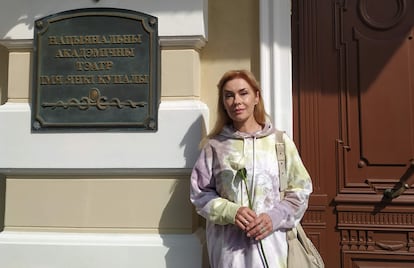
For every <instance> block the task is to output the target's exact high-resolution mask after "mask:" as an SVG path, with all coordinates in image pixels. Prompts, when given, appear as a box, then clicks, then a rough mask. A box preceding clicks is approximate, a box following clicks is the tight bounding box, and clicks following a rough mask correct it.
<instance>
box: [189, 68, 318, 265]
mask: <svg viewBox="0 0 414 268" xmlns="http://www.w3.org/2000/svg"><path fill="white" fill-rule="evenodd" d="M217 87H218V91H219V98H218V116H217V122H216V125H215V127H214V128H213V130H212V131H211V133H210V134H209V135H208V136H207V139H206V141H205V143H204V146H203V149H202V151H201V154H200V156H199V158H198V160H197V162H196V164H195V166H194V168H193V171H192V174H191V194H190V199H191V202H192V203H193V204H194V206H195V207H196V210H197V212H198V213H199V214H200V215H201V216H203V217H204V218H205V219H206V236H207V249H208V253H209V259H210V265H211V267H213V268H219V267H222V268H229V267H240V268H246V267H249V268H254V267H275V268H279V267H286V265H287V243H286V233H285V231H286V229H289V228H292V227H293V226H295V225H296V224H297V223H298V222H299V221H300V219H301V218H302V216H303V214H304V212H305V210H306V208H307V204H308V198H309V195H310V193H311V192H312V183H311V180H310V177H309V174H308V173H307V171H306V169H305V168H304V166H303V164H302V161H301V159H300V157H299V155H298V152H297V150H296V147H295V145H294V144H293V142H292V141H291V140H290V139H289V138H288V137H287V136H286V135H284V141H285V150H286V155H287V157H288V158H287V159H286V169H287V173H288V177H289V184H288V185H289V186H288V191H287V192H286V194H285V197H284V198H283V200H281V198H280V193H279V175H278V165H277V158H276V151H275V139H276V138H275V129H274V128H273V127H272V125H271V124H270V123H269V122H268V121H267V116H266V112H265V109H264V105H263V99H262V96H261V90H260V88H259V85H258V82H257V81H256V79H255V77H254V76H253V74H252V73H251V72H249V71H245V70H235V71H228V72H226V73H225V74H224V75H223V77H222V78H221V80H220V81H219V83H218V86H217Z"/></svg>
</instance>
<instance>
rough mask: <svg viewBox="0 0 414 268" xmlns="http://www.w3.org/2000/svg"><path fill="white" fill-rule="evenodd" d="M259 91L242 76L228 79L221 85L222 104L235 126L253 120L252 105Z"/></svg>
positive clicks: (255, 102) (257, 98)
mask: <svg viewBox="0 0 414 268" xmlns="http://www.w3.org/2000/svg"><path fill="white" fill-rule="evenodd" d="M258 102H259V93H258V92H257V91H255V90H253V88H252V87H251V86H250V85H249V83H247V82H246V81H245V80H244V79H243V78H235V79H232V80H229V81H228V82H227V83H226V84H224V86H223V104H224V108H225V110H226V111H227V114H228V115H229V117H230V118H231V119H232V120H233V124H234V125H235V127H237V126H239V127H240V126H242V125H244V124H246V123H249V122H254V121H255V118H254V114H253V112H254V107H255V105H256V104H257V103H258Z"/></svg>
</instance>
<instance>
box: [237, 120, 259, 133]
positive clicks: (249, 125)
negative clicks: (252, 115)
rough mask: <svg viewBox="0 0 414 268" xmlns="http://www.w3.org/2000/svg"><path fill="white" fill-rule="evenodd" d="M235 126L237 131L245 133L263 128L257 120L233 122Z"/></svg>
mask: <svg viewBox="0 0 414 268" xmlns="http://www.w3.org/2000/svg"><path fill="white" fill-rule="evenodd" d="M233 128H234V129H235V130H236V131H240V132H244V133H256V132H258V131H260V130H262V126H261V125H260V124H259V123H257V122H256V121H253V122H244V123H241V124H237V123H233Z"/></svg>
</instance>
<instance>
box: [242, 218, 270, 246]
mask: <svg viewBox="0 0 414 268" xmlns="http://www.w3.org/2000/svg"><path fill="white" fill-rule="evenodd" d="M245 231H246V232H247V236H248V237H253V238H254V239H256V240H262V239H263V238H265V237H266V236H268V235H269V234H270V233H272V231H273V223H272V219H271V218H270V216H269V215H268V214H266V213H262V214H260V215H259V216H258V217H256V218H255V219H254V220H253V221H252V222H250V223H249V225H248V226H247V228H246V230H245Z"/></svg>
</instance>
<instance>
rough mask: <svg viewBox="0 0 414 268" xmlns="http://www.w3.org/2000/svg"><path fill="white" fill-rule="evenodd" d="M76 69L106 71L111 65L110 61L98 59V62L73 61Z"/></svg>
mask: <svg viewBox="0 0 414 268" xmlns="http://www.w3.org/2000/svg"><path fill="white" fill-rule="evenodd" d="M75 66H76V70H78V71H107V70H110V69H111V68H112V66H113V62H112V61H98V62H90V61H85V62H82V61H77V62H76V63H75Z"/></svg>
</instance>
